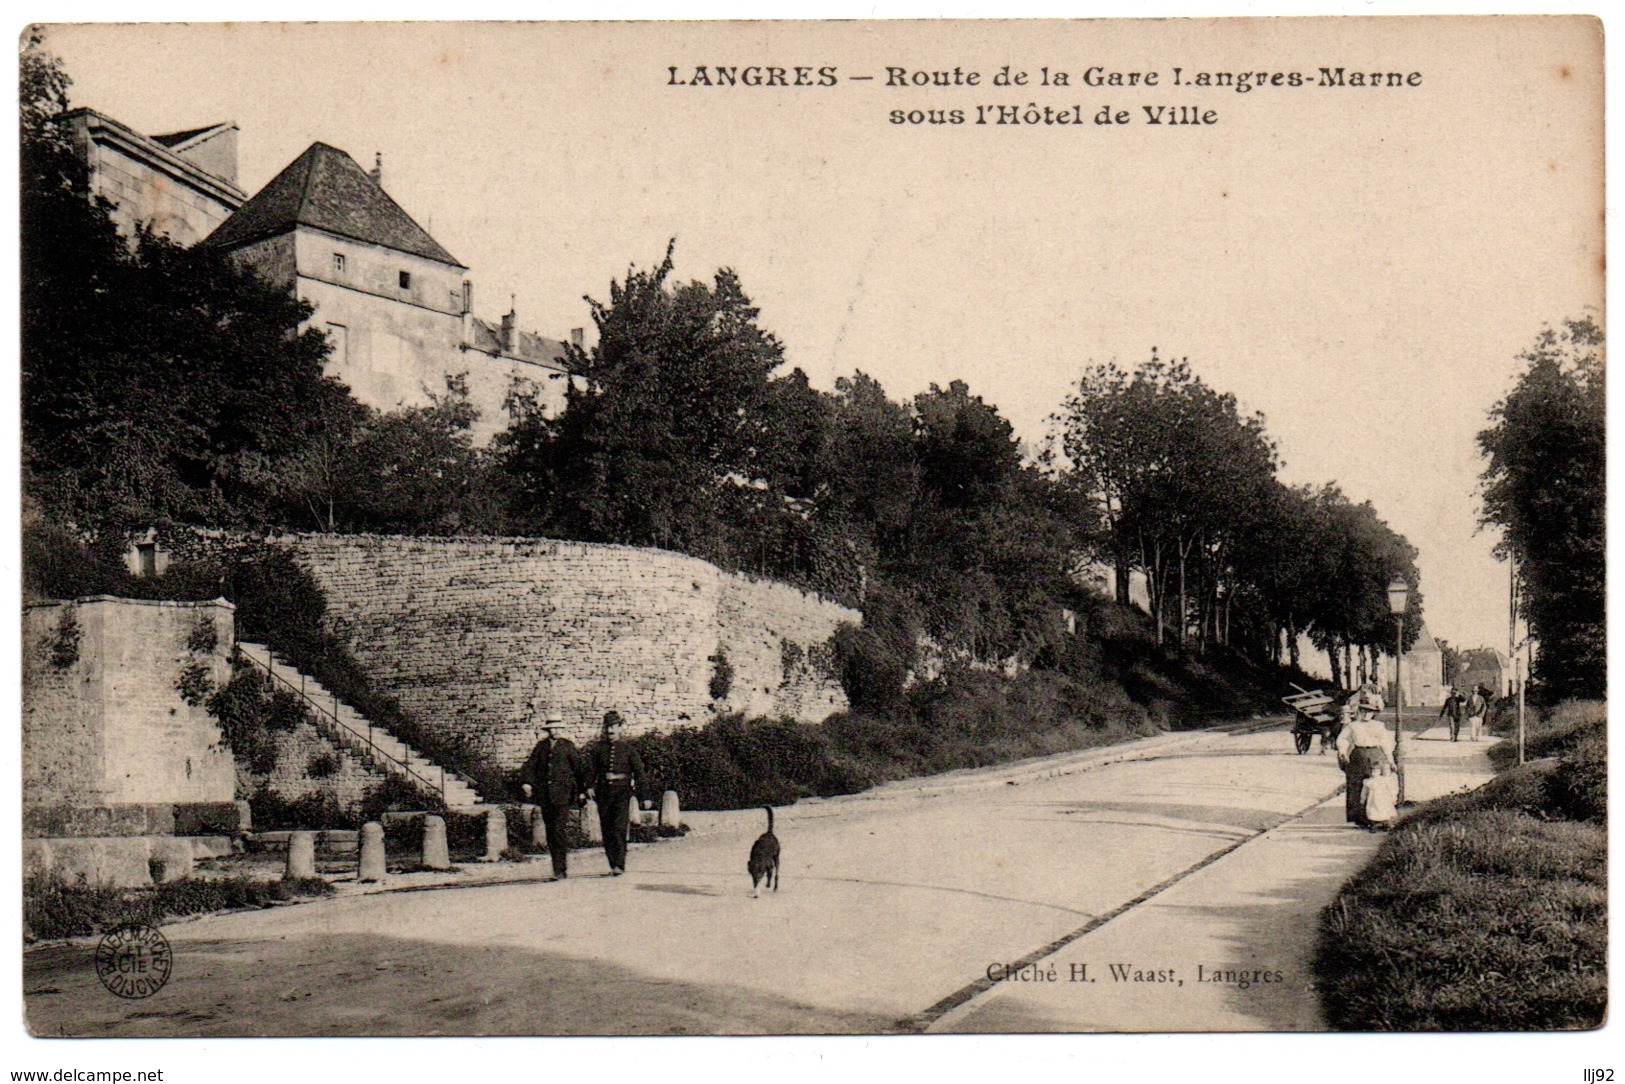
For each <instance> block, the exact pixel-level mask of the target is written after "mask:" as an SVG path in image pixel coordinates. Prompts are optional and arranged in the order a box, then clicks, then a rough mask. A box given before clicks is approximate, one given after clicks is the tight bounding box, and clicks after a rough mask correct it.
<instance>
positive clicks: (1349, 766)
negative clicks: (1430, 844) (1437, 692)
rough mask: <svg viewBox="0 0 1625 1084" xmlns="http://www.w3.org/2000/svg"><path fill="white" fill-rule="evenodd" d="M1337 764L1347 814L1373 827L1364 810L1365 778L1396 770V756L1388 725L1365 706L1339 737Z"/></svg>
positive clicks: (1355, 822) (1350, 817)
mask: <svg viewBox="0 0 1625 1084" xmlns="http://www.w3.org/2000/svg"><path fill="white" fill-rule="evenodd" d="M1337 763H1338V764H1340V765H1342V767H1343V779H1344V782H1345V783H1346V787H1345V793H1344V806H1343V812H1344V816H1345V818H1346V819H1347V821H1348V822H1349V823H1350V824H1358V825H1361V826H1362V827H1367V828H1369V827H1371V822H1370V820H1368V819H1367V817H1366V812H1365V798H1366V796H1365V784H1366V780H1368V779H1370V778H1371V777H1372V776H1374V775H1376V774H1377V772H1378V771H1379V770H1386V771H1393V770H1394V758H1393V756H1392V755H1391V754H1390V753H1389V752H1388V728H1387V727H1385V726H1383V725H1382V723H1381V722H1379V721H1378V720H1377V719H1376V718H1375V717H1374V716H1373V714H1372V713H1371V712H1370V711H1369V710H1368V709H1366V708H1364V707H1362V708H1361V709H1360V711H1359V713H1358V716H1357V717H1356V718H1355V720H1354V721H1353V722H1351V723H1350V724H1349V725H1348V726H1346V727H1344V728H1343V732H1342V733H1341V734H1339V735H1338V736H1337Z"/></svg>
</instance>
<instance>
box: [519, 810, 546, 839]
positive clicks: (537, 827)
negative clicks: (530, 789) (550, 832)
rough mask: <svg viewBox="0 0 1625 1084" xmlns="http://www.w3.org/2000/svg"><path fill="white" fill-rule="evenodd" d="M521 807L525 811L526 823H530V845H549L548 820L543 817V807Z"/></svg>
mask: <svg viewBox="0 0 1625 1084" xmlns="http://www.w3.org/2000/svg"><path fill="white" fill-rule="evenodd" d="M521 808H522V809H524V811H525V823H526V824H528V825H530V845H531V846H532V847H545V846H547V821H546V820H544V819H543V818H542V807H541V806H539V805H527V806H522V807H521Z"/></svg>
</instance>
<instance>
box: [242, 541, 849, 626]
mask: <svg viewBox="0 0 1625 1084" xmlns="http://www.w3.org/2000/svg"><path fill="white" fill-rule="evenodd" d="M263 537H264V539H265V541H266V542H269V543H278V542H282V543H287V542H293V541H309V542H314V543H321V542H324V541H328V540H332V541H333V542H334V543H336V544H340V545H342V544H345V543H352V542H357V541H359V542H371V543H388V544H391V545H393V546H396V547H410V546H418V545H432V546H448V545H454V546H458V547H460V548H462V549H465V550H474V551H476V552H477V551H481V550H488V549H493V548H499V547H503V546H510V547H513V546H517V547H526V548H529V547H543V546H547V547H573V548H576V549H579V550H581V551H583V552H590V553H602V552H608V551H615V550H621V551H625V552H627V553H635V554H644V555H657V556H661V557H675V558H677V559H678V560H680V561H685V562H690V563H692V564H695V565H700V566H702V567H704V568H705V569H707V570H709V571H711V572H715V573H716V574H718V575H720V576H732V577H734V578H736V579H740V580H744V581H746V582H747V583H752V584H760V585H764V586H768V587H782V588H784V589H785V590H786V591H794V592H796V593H797V594H799V595H804V596H806V597H807V598H812V599H818V600H819V601H821V602H828V603H829V604H830V605H832V606H840V607H842V608H843V609H847V610H851V611H852V612H853V613H860V612H861V611H859V610H857V609H856V608H855V607H852V606H847V605H846V604H845V603H843V602H839V601H837V600H835V599H833V598H830V597H828V596H827V595H824V594H822V593H821V592H818V591H809V590H807V589H806V588H804V587H798V586H796V585H795V584H793V583H786V582H785V581H783V580H776V579H774V578H773V577H771V576H761V575H758V574H756V573H754V572H730V571H729V570H727V569H725V568H723V567H721V566H720V565H715V564H712V563H711V562H710V561H707V560H706V559H705V558H703V557H695V556H694V555H693V554H689V553H682V552H680V551H678V550H664V549H661V548H659V547H658V546H629V545H625V544H623V543H620V542H582V541H579V540H577V539H573V538H547V537H545V536H542V535H412V534H336V533H329V532H325V531H296V532H292V533H283V534H270V535H265V536H263Z"/></svg>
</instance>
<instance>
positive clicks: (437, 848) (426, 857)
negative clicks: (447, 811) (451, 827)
mask: <svg viewBox="0 0 1625 1084" xmlns="http://www.w3.org/2000/svg"><path fill="white" fill-rule="evenodd" d="M423 864H424V865H425V866H428V867H429V868H430V869H450V868H451V850H450V849H449V848H448V847H447V846H446V818H444V817H433V816H430V817H424V818H423Z"/></svg>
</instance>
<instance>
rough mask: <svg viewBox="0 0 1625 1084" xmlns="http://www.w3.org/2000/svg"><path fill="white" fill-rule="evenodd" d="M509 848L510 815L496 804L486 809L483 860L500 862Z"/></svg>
mask: <svg viewBox="0 0 1625 1084" xmlns="http://www.w3.org/2000/svg"><path fill="white" fill-rule="evenodd" d="M507 849H508V815H507V814H506V813H504V812H502V807H501V806H499V805H494V806H492V807H491V808H490V809H488V810H486V811H485V857H484V858H482V859H480V861H481V862H500V861H501V860H502V852H503V851H505V850H507Z"/></svg>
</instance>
